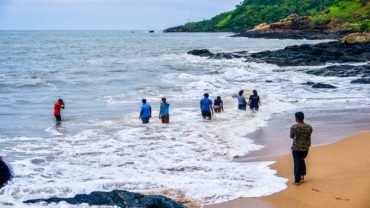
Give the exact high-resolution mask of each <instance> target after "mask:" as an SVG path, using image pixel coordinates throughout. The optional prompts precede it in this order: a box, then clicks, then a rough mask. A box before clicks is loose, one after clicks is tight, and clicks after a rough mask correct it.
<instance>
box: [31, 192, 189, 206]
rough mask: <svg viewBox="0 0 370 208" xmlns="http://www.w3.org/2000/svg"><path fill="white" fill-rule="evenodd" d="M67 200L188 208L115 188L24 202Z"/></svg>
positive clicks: (159, 198)
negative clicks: (108, 190)
mask: <svg viewBox="0 0 370 208" xmlns="http://www.w3.org/2000/svg"><path fill="white" fill-rule="evenodd" d="M62 201H65V202H67V203H69V204H74V205H78V204H83V203H87V204H89V205H96V206H102V205H103V206H104V205H105V206H117V207H121V208H186V207H185V206H183V205H181V204H179V203H177V202H175V201H173V200H171V199H170V198H167V197H165V196H159V195H142V194H138V193H132V192H127V191H119V190H114V191H111V192H92V193H91V194H77V195H76V196H75V197H73V198H58V197H53V198H49V199H33V200H27V201H25V202H24V203H27V204H32V203H39V202H46V203H59V202H62Z"/></svg>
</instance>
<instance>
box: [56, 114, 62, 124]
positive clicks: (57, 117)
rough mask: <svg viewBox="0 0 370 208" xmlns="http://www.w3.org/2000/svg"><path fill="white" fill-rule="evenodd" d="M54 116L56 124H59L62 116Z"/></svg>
mask: <svg viewBox="0 0 370 208" xmlns="http://www.w3.org/2000/svg"><path fill="white" fill-rule="evenodd" d="M54 116H55V120H56V121H57V122H61V121H62V116H60V115H59V116H57V115H54Z"/></svg>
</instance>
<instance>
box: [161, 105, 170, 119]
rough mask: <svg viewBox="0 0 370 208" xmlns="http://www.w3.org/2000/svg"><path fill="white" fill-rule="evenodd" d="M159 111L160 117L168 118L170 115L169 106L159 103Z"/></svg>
mask: <svg viewBox="0 0 370 208" xmlns="http://www.w3.org/2000/svg"><path fill="white" fill-rule="evenodd" d="M160 110H161V116H169V115H170V104H169V103H166V104H164V103H161V106H160Z"/></svg>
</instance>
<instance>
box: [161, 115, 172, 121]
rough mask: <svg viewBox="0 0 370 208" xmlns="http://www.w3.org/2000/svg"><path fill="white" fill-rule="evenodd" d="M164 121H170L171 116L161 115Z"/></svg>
mask: <svg viewBox="0 0 370 208" xmlns="http://www.w3.org/2000/svg"><path fill="white" fill-rule="evenodd" d="M161 120H162V123H170V116H161Z"/></svg>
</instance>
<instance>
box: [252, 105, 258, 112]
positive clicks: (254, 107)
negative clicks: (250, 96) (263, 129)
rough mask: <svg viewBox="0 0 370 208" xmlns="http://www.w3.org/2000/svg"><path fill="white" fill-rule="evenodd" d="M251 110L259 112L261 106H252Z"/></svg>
mask: <svg viewBox="0 0 370 208" xmlns="http://www.w3.org/2000/svg"><path fill="white" fill-rule="evenodd" d="M250 109H251V110H252V111H253V110H254V111H258V109H259V106H250Z"/></svg>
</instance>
